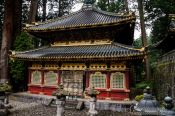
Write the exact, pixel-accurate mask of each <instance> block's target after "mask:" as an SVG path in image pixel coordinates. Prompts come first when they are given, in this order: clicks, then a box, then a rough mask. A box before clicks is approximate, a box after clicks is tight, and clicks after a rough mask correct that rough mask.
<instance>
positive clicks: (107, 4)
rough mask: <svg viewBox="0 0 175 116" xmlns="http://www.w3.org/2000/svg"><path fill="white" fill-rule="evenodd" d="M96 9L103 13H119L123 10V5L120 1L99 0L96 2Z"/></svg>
mask: <svg viewBox="0 0 175 116" xmlns="http://www.w3.org/2000/svg"><path fill="white" fill-rule="evenodd" d="M97 7H99V8H100V9H101V10H103V11H109V12H119V11H121V10H122V9H123V8H124V4H123V1H122V0H114V1H109V0H99V1H98V2H97Z"/></svg>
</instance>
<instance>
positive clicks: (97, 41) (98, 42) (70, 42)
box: [51, 39, 112, 46]
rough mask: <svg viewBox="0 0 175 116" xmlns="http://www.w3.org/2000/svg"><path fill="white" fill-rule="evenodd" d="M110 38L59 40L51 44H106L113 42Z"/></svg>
mask: <svg viewBox="0 0 175 116" xmlns="http://www.w3.org/2000/svg"><path fill="white" fill-rule="evenodd" d="M111 43H112V41H111V40H110V39H102V40H82V41H57V42H54V43H53V44H51V46H81V45H104V44H111Z"/></svg>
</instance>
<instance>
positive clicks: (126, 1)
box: [124, 0, 129, 12]
mask: <svg viewBox="0 0 175 116" xmlns="http://www.w3.org/2000/svg"><path fill="white" fill-rule="evenodd" d="M124 5H125V10H126V12H129V8H128V0H124Z"/></svg>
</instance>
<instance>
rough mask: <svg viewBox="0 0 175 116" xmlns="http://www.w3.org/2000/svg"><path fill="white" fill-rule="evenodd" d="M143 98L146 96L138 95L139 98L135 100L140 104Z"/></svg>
mask: <svg viewBox="0 0 175 116" xmlns="http://www.w3.org/2000/svg"><path fill="white" fill-rule="evenodd" d="M143 97H144V95H137V96H136V97H135V100H136V101H138V102H139V101H140V100H142V99H143Z"/></svg>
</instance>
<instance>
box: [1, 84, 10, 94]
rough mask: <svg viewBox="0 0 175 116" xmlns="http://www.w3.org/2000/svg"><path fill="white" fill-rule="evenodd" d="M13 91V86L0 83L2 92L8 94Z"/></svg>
mask: <svg viewBox="0 0 175 116" xmlns="http://www.w3.org/2000/svg"><path fill="white" fill-rule="evenodd" d="M10 90H11V86H10V85H9V84H8V83H0V92H7V91H10Z"/></svg>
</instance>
